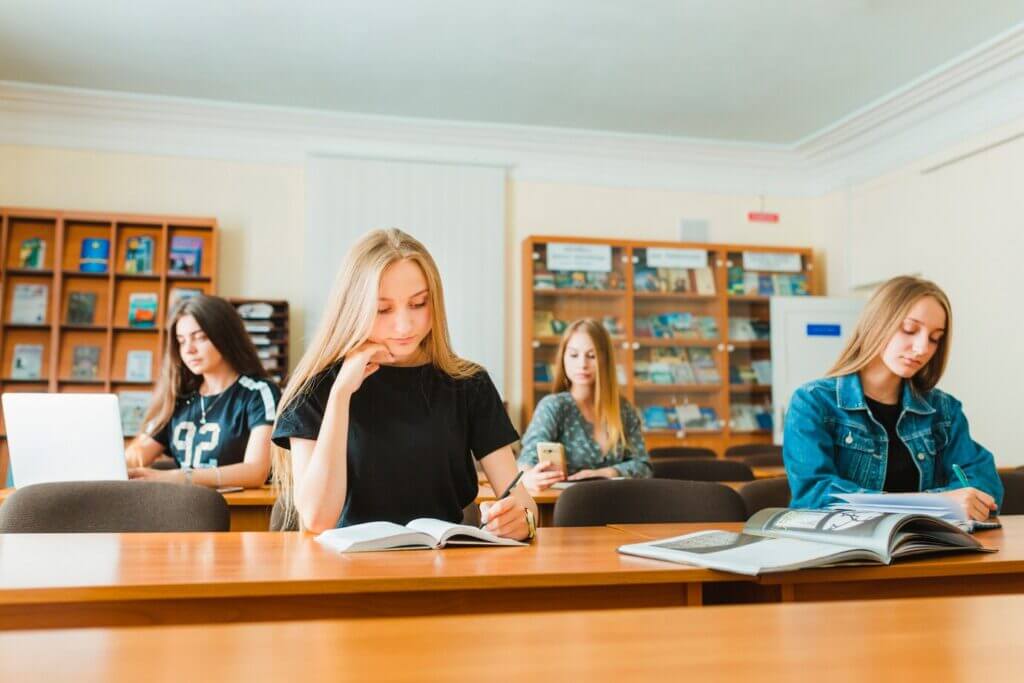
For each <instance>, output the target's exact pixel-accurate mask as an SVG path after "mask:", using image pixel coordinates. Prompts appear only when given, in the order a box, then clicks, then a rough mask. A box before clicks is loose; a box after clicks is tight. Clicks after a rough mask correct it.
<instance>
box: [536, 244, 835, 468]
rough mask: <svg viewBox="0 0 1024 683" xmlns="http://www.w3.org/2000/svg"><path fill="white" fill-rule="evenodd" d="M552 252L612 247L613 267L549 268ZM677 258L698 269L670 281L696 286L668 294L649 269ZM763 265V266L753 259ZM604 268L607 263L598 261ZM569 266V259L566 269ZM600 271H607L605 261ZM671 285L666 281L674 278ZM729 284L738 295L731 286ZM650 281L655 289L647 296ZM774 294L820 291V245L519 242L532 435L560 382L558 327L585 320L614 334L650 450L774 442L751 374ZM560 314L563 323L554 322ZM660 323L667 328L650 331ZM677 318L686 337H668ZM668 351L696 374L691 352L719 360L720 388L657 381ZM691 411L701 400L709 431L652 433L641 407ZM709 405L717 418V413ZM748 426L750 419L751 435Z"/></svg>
mask: <svg viewBox="0 0 1024 683" xmlns="http://www.w3.org/2000/svg"><path fill="white" fill-rule="evenodd" d="M549 245H568V246H569V248H570V249H573V248H574V247H573V245H581V246H583V247H585V248H587V247H594V248H598V249H599V250H601V252H602V253H605V252H610V254H605V255H604V256H603V258H604V261H603V263H605V264H607V263H608V260H609V257H610V266H608V267H610V271H608V270H605V271H604V274H602V275H597V274H596V273H597V272H600V271H592V272H590V274H588V271H587V270H586V268H582V267H581V268H579V269H572V270H569V269H561V270H554V269H550V268H549V267H548V252H549V249H548V247H549ZM565 249H566V246H560V247H559V250H560V251H563V253H564V250H565ZM598 249H594V250H591V251H590V256H593V255H594V253H596V252H597V251H598ZM652 250H657V251H652ZM665 250H669V251H667V252H666V251H665ZM578 251H581V252H583V251H587V249H582V250H578ZM684 251H685V252H686V253H684ZM745 253H746V254H751V256H749V257H748V258H749V260H750V264H751V265H762V266H763V265H765V264H764V263H763V261H764V260H766V259H767V260H771V259H776V258H777V259H780V260H782V261H788V267H790V268H794V269H798V270H793V271H787V272H777V271H768V270H763V271H759V270H755V269H754V268H750V269H747V268H744V262H745V258H744V257H745ZM563 257H564V256H563ZM676 257H684V258H682V260H681V261H676V262H677V263H690V264H691V265H692V267H689V268H686V269H683V268H679V270H676V271H661V272H662V273H664V274H666V276H673V275H679V271H682V270H686V271H689V273H691V274H689V275H688V277H689V279H688V280H687V282H683V283H678V284H677V285H676V286H678V287H679V288H680V289H683V288H685V289H687V290H688V291H672V290H674V289H675V286H672V285H671V283H670V285H669V287H667V289H668V290H669V291H662V288H661V287H659V286H658V285H660V282H658V281H657V279H656V278H655V277H654V276H655V275H656V274H657V273H658V271H656V270H655V272H654V273H652V272H651V269H652V268H654V266H652V265H651V264H652V263H665V259H669V260H670V261H671V259H672V258H676ZM757 259H760V260H761V261H762V263H757V262H756V260H757ZM597 261H598V262H601V259H597ZM570 262H571V259H570ZM586 262H587V260H586V258H584V259H583V260H582V261H579V263H580V264H582V265H586ZM565 263H566V262H565V261H562V262H560V264H558V265H565ZM698 264H699V265H698ZM599 267H600V268H605V266H604V265H602V266H599ZM775 267H783V266H778V265H777V266H775ZM696 269H704V270H703V271H702V277H703V282H702V284H703V287H702V288H701V290H700V291H698V290H697V286H696V276H695V275H694V274H693V273H695V272H696ZM573 273H575V279H574V277H573ZM730 273H731V274H732V279H731V280H730ZM747 273H750V275H749V276H747V277H748V278H752V279H746V280H745V279H744V276H745V275H746V274H747ZM773 275H775V276H776V277H775V279H773ZM538 276H539V277H538ZM779 276H782V277H779ZM636 278H639V279H640V282H637V280H636ZM652 279H653V281H652ZM663 279H664V280H670V279H671V277H666V278H663ZM709 279H713V293H712V292H711V291H709ZM730 281H732V283H733V287H734V290H736V291H735V293H730V291H729V286H730ZM744 283H745V284H744ZM755 283H756V285H757V286H758V292H759V293H751V292H750V290H749V288H750V287H751V285H753V284H755ZM538 285H540V286H538ZM559 285H562V286H559ZM643 285H646V286H648V287H651V288H655V289H658V291H647V289H646V288H645V286H643ZM767 287H772V288H775V287H778V288H779V289H784V290H786V291H787V292H791V291H793V290H794V289H801V288H803V289H805V290H806V293H807V294H817V293H818V292H819V285H818V281H817V273H816V271H815V269H814V261H813V252H812V250H811V249H809V248H800V247H765V246H754V245H732V244H708V243H683V242H651V241H632V240H602V239H589V238H578V237H544V236H531V237H528V238H526V239H525V240H524V241H523V380H522V382H523V394H522V395H523V416H522V417H523V425H524V428H525V425H526V424H528V423H529V420H530V417H531V416H532V414H533V410H534V408H535V406H536V405H537V402H538V401H539V400H540V399H541V398H543V397H544V396H545V395H547V394H548V393H550V392H551V391H552V388H553V386H552V382H551V381H547V380H549V379H553V377H554V373H553V368H554V364H555V362H556V358H555V356H556V355H557V349H558V343H559V341H560V338H561V335H560V334H559V330H558V329H556V328H561V329H564V326H563V325H564V324H567V323H570V322H572V321H574V320H576V319H579V318H584V317H589V318H596V319H598V320H601V321H602V322H603V323H604V324H605V327H606V328H607V329H608V330H609V332H611V334H612V339H613V342H614V344H615V351H616V362H617V365H618V368H617V370H618V376H619V383H620V388H621V389H622V391H623V394H624V395H625V396H626V398H628V399H629V400H630V401H631V402H632V403H633V405H634V406H636V407H637V410H638V411H639V412H640V414H641V417H643V418H645V419H644V422H645V425H644V426H645V440H646V443H647V447H648V448H657V447H663V446H702V447H708V448H711V449H713V450H714V451H715V452H716V453H718V455H719V456H720V457H721V456H722V455H723V454H724V452H725V449H726V448H727V447H728V446H732V445H738V444H745V443H770V442H771V430H770V429H766V428H764V426H763V425H762V426H761V427H760V428H759V427H758V426H757V425H758V424H759V423H758V422H757V421H756V420H755V413H757V412H761V413H766V414H767V415H771V408H770V402H771V384H767V383H757V382H756V381H750V380H751V379H754V378H753V377H752V373H753V367H754V366H755V365H759V366H760V368H761V369H762V370H763V369H764V368H765V367H766V365H767V364H765V363H756V362H757V361H770V360H771V348H770V342H769V341H768V338H767V333H766V330H767V329H768V326H769V324H770V320H769V317H770V313H769V300H770V296H769V295H768V294H767ZM740 291H742V292H743V293H739V292H740ZM776 291H777V290H776ZM658 316H661V317H660V318H659V317H658ZM666 316H667V317H666ZM730 318H734V319H736V320H735V321H734V325H733V327H734V328H735V329H734V330H733V332H735V333H739V332H740V330H743V333H742V334H736V335H734V336H741V337H742V338H739V339H737V338H731V337H730ZM552 319H554V321H555V324H552V323H550V321H551V320H552ZM655 319H657V320H658V321H665V320H668V321H671V322H670V323H665V324H663V323H661V322H659V323H658V324H657V325H651V324H650V323H651V321H653V320H655ZM744 320H746V321H749V324H744V323H743V321H744ZM676 323H678V324H679V325H680V326H686V325H685V324H686V323H689V326H687V327H686V330H685V332H682V333H680V332H679V330H673V331H672V332H668V333H667V334H665V333H666V329H665V328H666V326H667V327H672V326H673V325H674V324H676ZM655 328H657V329H655ZM751 330H755V331H756V332H758V333H760V334H758V335H755V336H757V337H759V338H753V339H751V338H748V337H750V336H752V335H750V334H749V331H751ZM713 332H714V333H713ZM669 335H671V336H669ZM684 335H685V336H684ZM671 354H680V355H685V356H686V357H687V359H689V360H690V361H691V362H690V366H691V369H692V370H695V369H696V368H695V365H694V363H693V362H692V360H693V358H695V357H698V356H702V357H703V358H702V360H705V363H706V364H710V363H712V362H713V364H714V370H716V371H717V375H718V378H719V381H718V382H714V381H703V382H702V381H700V380H701V379H702V378H700V377H697V378H695V379H694V380H693V381H690V382H687V383H676V382H675V381H674V380H675V377H673V378H672V379H671V380H669V381H665V379H666V378H665V375H664V373H663V372H662V373H660V374H661V376H660V377H658V378H657V381H652V376H653V374H652V373H650V368H651V364H652V363H657V364H658V365H659V367H663V366H664V363H662V362H661V361H663V360H664V356H666V355H671ZM709 356H710V358H708V357H709ZM677 357H678V356H677ZM752 364H753V365H752ZM680 374H683V373H680ZM713 374H714V373H708V374H705V376H704V377H703V379H704V380H710V379H713V378H712V375H713ZM768 374H769V375H770V372H769V373H768ZM762 376H763V375H762ZM686 404H693V405H695V406H696V407H697V409H698V410H699V409H700V408H703V409H705V411H704V414H705V426H704V427H703V428H686V429H684V428H679V429H675V428H651V427H649V426H648V420H647V419H646V418H647V416H648V415H649V413H648V411H646V410H645V409H647V408H650V407H651V406H662V407H663V408H665V409H666V413H668V412H669V411H670V410H671V411H672V412H673V414H674V413H675V410H674V407H675V406H680V405H682V406H686ZM748 406H749V408H748ZM689 409H690V410H693V408H689ZM708 409H710V410H711V411H713V413H714V418H712V417H711V416H710V414H709V411H708ZM653 410H654V413H655V415H656V414H657V413H658V412H659V411H658V410H657V408H655V409H653ZM751 421H754V422H753V424H754V426H753V428H751Z"/></svg>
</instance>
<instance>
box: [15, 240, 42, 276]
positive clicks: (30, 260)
mask: <svg viewBox="0 0 1024 683" xmlns="http://www.w3.org/2000/svg"><path fill="white" fill-rule="evenodd" d="M45 263H46V240H44V239H42V238H40V237H29V238H28V239H24V240H22V241H21V246H20V248H19V249H18V267H19V268H27V269H29V270H42V269H43V266H44V264H45Z"/></svg>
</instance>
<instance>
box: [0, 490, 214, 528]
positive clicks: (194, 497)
mask: <svg viewBox="0 0 1024 683" xmlns="http://www.w3.org/2000/svg"><path fill="white" fill-rule="evenodd" d="M230 527H231V514H230V511H229V510H228V504H227V503H226V502H225V501H224V497H223V496H221V495H220V494H219V493H217V492H216V491H214V490H213V489H208V488H205V487H202V486H187V485H185V484H169V483H166V482H157V481H69V482H54V483H49V484H33V485H32V486H25V487H24V488H20V489H18V490H17V491H15V492H14V493H12V494H11V495H10V496H8V498H7V500H6V501H5V502H4V504H3V505H2V506H0V532H3V533H23V534H24V533H65V532H127V531H227V530H228V529H229V528H230Z"/></svg>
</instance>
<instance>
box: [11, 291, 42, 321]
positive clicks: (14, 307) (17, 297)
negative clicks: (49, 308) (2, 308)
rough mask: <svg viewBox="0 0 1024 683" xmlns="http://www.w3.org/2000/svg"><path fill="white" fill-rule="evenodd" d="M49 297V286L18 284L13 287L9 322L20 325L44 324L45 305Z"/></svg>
mask: <svg viewBox="0 0 1024 683" xmlns="http://www.w3.org/2000/svg"><path fill="white" fill-rule="evenodd" d="M49 296H50V286H49V285H35V284H25V283H19V284H16V285H14V295H13V296H12V297H11V320H10V321H11V322H12V323H18V324H22V325H42V324H44V323H45V322H46V304H47V299H48V298H49Z"/></svg>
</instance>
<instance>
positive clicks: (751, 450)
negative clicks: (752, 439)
mask: <svg viewBox="0 0 1024 683" xmlns="http://www.w3.org/2000/svg"><path fill="white" fill-rule="evenodd" d="M766 453H768V454H775V455H778V456H779V458H782V446H776V445H775V444H772V443H745V444H742V445H739V446H729V447H728V448H726V449H725V457H727V458H738V457H744V456H748V455H764V454H766Z"/></svg>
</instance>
